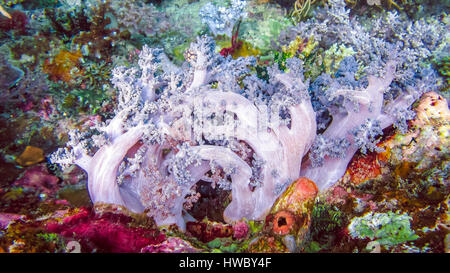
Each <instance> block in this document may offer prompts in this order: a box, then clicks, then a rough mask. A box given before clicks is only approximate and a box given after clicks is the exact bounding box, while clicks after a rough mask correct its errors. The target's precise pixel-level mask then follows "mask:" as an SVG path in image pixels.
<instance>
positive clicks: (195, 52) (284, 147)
mask: <svg viewBox="0 0 450 273" xmlns="http://www.w3.org/2000/svg"><path fill="white" fill-rule="evenodd" d="M214 49H215V45H214V41H213V40H212V39H211V38H209V37H201V38H199V39H198V40H197V42H196V43H193V44H192V45H191V47H190V48H189V49H188V51H187V52H186V60H187V63H185V64H184V65H183V66H182V67H181V68H179V67H176V66H174V65H172V64H171V63H170V62H169V61H168V59H167V57H165V55H164V54H163V53H162V51H160V50H155V49H150V48H148V47H144V48H143V50H142V52H141V54H140V61H139V67H136V68H123V67H119V68H116V69H115V70H114V71H113V83H114V84H115V86H116V88H117V89H118V90H119V96H118V99H119V105H118V110H117V112H116V116H115V117H114V118H113V119H112V120H110V121H108V122H107V123H105V124H98V125H97V126H96V128H95V129H96V132H97V133H96V134H94V135H93V136H92V134H86V133H80V132H72V133H71V134H70V135H71V141H70V142H69V143H68V148H65V149H60V150H59V151H58V152H57V153H55V154H54V155H53V157H52V161H53V162H57V163H60V164H63V165H66V164H70V163H71V162H73V163H75V164H77V165H79V166H80V167H82V168H83V169H84V170H86V171H87V173H88V189H89V193H90V196H91V198H92V200H93V202H105V203H114V204H118V205H123V206H126V207H127V208H129V209H131V210H133V211H136V212H143V211H146V212H147V213H148V215H149V216H152V217H153V218H154V219H155V221H156V222H157V224H158V225H169V224H174V223H175V224H177V225H178V226H179V227H180V228H182V229H184V228H185V222H184V220H183V217H182V212H183V203H184V202H185V197H186V196H187V195H189V194H191V193H192V191H191V188H192V187H193V186H194V185H195V183H197V182H198V181H200V180H203V181H209V182H213V180H214V179H212V177H213V176H214V175H216V174H217V173H216V172H219V171H220V173H221V174H222V179H229V180H230V181H231V191H232V195H233V200H232V202H231V203H230V204H229V206H228V207H227V208H226V209H225V211H224V218H225V219H226V220H227V221H229V222H233V221H237V220H240V219H242V218H244V217H245V218H247V219H263V218H264V217H265V215H266V214H267V212H268V211H269V210H270V208H271V206H272V204H273V202H274V201H275V200H276V198H277V197H278V196H279V194H281V192H282V189H281V190H280V188H285V187H287V186H288V185H289V184H290V183H292V182H293V181H294V180H295V179H297V178H298V176H299V174H300V166H301V159H302V157H303V155H304V154H305V153H306V152H307V151H308V149H309V147H310V146H311V144H312V141H313V139H314V137H315V133H316V121H315V114H314V111H313V109H312V105H311V102H310V100H309V95H308V93H307V86H306V85H305V84H304V83H303V82H302V80H301V78H302V77H301V73H302V68H301V63H300V61H299V60H290V61H288V62H287V64H288V65H287V66H288V68H290V70H289V72H287V73H285V72H282V71H280V70H279V69H277V68H276V67H273V68H272V69H270V71H269V75H270V79H271V80H270V82H268V83H264V82H263V81H262V80H260V79H258V78H256V77H251V76H248V77H246V76H247V75H248V74H249V73H250V69H249V68H248V67H249V66H250V65H252V64H253V63H254V61H255V60H254V59H253V58H239V59H237V60H234V59H232V58H230V57H228V58H224V57H222V56H220V55H219V54H216V53H215V52H214ZM162 71H164V73H163V72H162ZM243 78H245V79H246V81H245V83H246V85H247V86H251V87H248V88H241V86H240V84H239V82H240V81H241V80H242V79H243ZM253 82H254V84H252V83H253ZM261 88H262V89H261ZM274 90H277V92H276V94H274ZM259 94H262V95H263V94H274V95H272V96H270V99H265V100H263V99H261V98H262V97H261V96H260V95H259ZM267 98H269V97H267ZM242 143H245V144H246V145H245V147H247V148H248V147H249V148H250V149H251V153H252V154H253V160H252V159H251V158H249V157H248V156H245V155H244V154H247V152H244V151H242V150H241V149H242V145H241V144H242ZM275 174H276V175H275ZM222 182H223V181H222Z"/></svg>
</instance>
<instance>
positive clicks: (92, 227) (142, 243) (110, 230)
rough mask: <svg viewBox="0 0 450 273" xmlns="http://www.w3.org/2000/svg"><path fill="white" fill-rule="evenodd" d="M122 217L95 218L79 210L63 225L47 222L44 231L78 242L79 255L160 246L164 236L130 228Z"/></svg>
mask: <svg viewBox="0 0 450 273" xmlns="http://www.w3.org/2000/svg"><path fill="white" fill-rule="evenodd" d="M130 221H131V219H130V218H128V217H127V216H125V215H115V214H111V213H105V214H102V215H98V214H95V213H93V211H91V210H89V209H86V208H82V209H81V211H80V212H79V213H77V214H75V215H73V216H70V217H67V218H65V219H63V220H62V222H56V221H53V222H49V223H47V225H46V228H47V231H48V232H52V233H58V234H60V235H62V236H64V237H66V238H68V239H72V240H75V241H78V242H79V243H80V245H81V251H82V252H93V251H96V252H111V253H137V252H140V251H141V249H143V248H144V247H146V246H149V245H154V244H160V243H162V242H163V241H164V239H165V235H164V234H162V233H160V232H159V231H158V230H155V229H149V228H143V227H129V226H127V224H129V222H130Z"/></svg>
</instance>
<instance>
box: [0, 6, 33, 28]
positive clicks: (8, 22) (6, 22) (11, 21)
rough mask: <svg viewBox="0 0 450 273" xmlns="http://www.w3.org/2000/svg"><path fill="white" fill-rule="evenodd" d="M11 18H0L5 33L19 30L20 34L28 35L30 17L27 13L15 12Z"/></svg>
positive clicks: (0, 24) (0, 25)
mask: <svg viewBox="0 0 450 273" xmlns="http://www.w3.org/2000/svg"><path fill="white" fill-rule="evenodd" d="M10 16H11V18H7V17H0V29H1V30H3V31H10V30H17V31H18V32H19V33H20V34H24V33H26V26H27V24H28V17H27V15H26V14H25V13H23V12H21V11H19V10H15V11H13V12H11V13H10Z"/></svg>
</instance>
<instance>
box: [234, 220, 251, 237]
mask: <svg viewBox="0 0 450 273" xmlns="http://www.w3.org/2000/svg"><path fill="white" fill-rule="evenodd" d="M233 232H234V233H233V237H234V238H235V239H242V238H245V237H246V236H247V234H248V225H247V224H246V223H245V222H244V221H240V222H237V223H235V224H234V225H233Z"/></svg>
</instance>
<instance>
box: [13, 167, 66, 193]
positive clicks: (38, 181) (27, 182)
mask: <svg viewBox="0 0 450 273" xmlns="http://www.w3.org/2000/svg"><path fill="white" fill-rule="evenodd" d="M14 186H18V187H24V188H31V189H34V190H36V191H37V192H41V193H45V194H47V195H54V194H56V192H57V191H58V190H59V189H60V185H59V178H58V177H56V176H54V175H51V174H49V173H48V170H47V168H46V167H45V165H38V166H34V167H30V168H29V169H28V170H26V171H25V173H24V174H23V175H22V177H21V178H20V179H18V180H17V181H15V182H14Z"/></svg>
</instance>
